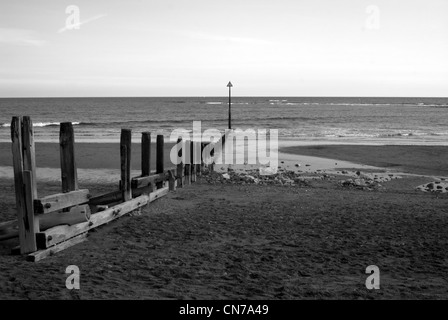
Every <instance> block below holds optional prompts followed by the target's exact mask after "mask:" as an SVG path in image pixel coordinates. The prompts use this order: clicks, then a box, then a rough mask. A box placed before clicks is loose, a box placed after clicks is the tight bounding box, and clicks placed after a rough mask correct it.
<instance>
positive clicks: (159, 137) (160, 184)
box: [156, 134, 164, 188]
mask: <svg viewBox="0 0 448 320" xmlns="http://www.w3.org/2000/svg"><path fill="white" fill-rule="evenodd" d="M163 148H164V139H163V135H161V134H158V135H157V152H156V156H157V158H156V173H163V171H164V163H163V152H164V150H163ZM156 186H157V188H162V187H163V182H157V183H156Z"/></svg>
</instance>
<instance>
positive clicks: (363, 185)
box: [340, 178, 382, 191]
mask: <svg viewBox="0 0 448 320" xmlns="http://www.w3.org/2000/svg"><path fill="white" fill-rule="evenodd" d="M340 183H341V185H342V186H343V187H353V188H356V189H361V190H367V191H372V190H376V189H378V188H381V187H382V186H381V184H379V183H378V182H377V181H376V180H373V179H368V178H367V179H366V178H358V179H347V180H342V181H340Z"/></svg>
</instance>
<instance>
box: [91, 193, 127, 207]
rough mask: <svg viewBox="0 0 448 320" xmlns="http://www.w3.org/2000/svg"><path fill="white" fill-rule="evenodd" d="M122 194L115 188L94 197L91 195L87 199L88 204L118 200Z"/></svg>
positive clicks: (102, 203) (101, 203)
mask: <svg viewBox="0 0 448 320" xmlns="http://www.w3.org/2000/svg"><path fill="white" fill-rule="evenodd" d="M122 199H123V195H122V194H121V190H116V191H112V192H108V193H105V194H102V195H99V196H96V197H92V198H90V200H89V204H90V205H92V206H94V205H104V204H109V203H113V202H119V201H122Z"/></svg>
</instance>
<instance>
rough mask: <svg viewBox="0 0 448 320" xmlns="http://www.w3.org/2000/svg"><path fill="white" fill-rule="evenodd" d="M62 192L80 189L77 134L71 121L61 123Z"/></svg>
mask: <svg viewBox="0 0 448 320" xmlns="http://www.w3.org/2000/svg"><path fill="white" fill-rule="evenodd" d="M59 144H60V156H61V176H62V192H70V191H74V190H78V173H77V171H76V159H75V134H74V132H73V125H72V123H71V122H63V123H61V124H60V132H59Z"/></svg>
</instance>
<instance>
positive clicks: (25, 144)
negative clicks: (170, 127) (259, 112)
mask: <svg viewBox="0 0 448 320" xmlns="http://www.w3.org/2000/svg"><path fill="white" fill-rule="evenodd" d="M131 138H132V131H131V130H130V129H122V130H121V137H120V164H121V165H120V172H121V176H120V181H119V187H118V188H117V190H115V191H113V192H109V193H106V194H102V195H99V196H95V197H92V195H91V192H90V190H87V189H80V188H79V184H78V176H77V166H76V159H75V134H74V130H73V125H72V123H71V122H64V123H61V124H60V135H59V145H60V163H61V185H62V187H61V193H58V194H53V195H50V196H46V197H43V198H39V197H38V190H37V184H36V182H37V181H36V161H35V146H34V133H33V125H32V121H31V119H30V117H28V116H24V117H13V119H12V123H11V141H12V153H13V168H14V185H15V193H16V207H17V220H13V221H6V222H3V223H0V240H6V239H10V238H14V237H19V241H20V245H19V246H18V247H16V248H13V250H12V252H13V253H17V254H22V255H26V258H27V260H29V261H39V260H41V259H43V258H45V257H47V256H49V255H53V254H55V253H57V252H59V251H61V250H64V249H66V248H68V247H70V246H72V245H75V244H77V243H80V242H82V241H84V240H86V237H87V234H88V232H89V230H91V229H93V228H96V227H98V226H101V225H103V224H105V223H108V222H110V221H113V220H115V219H117V218H119V217H121V216H123V215H125V214H128V213H130V212H133V211H136V210H141V208H143V207H144V206H147V205H149V204H150V203H151V202H153V201H155V200H157V199H159V198H161V197H163V196H165V195H167V194H168V192H169V191H174V190H176V188H182V187H183V186H186V185H190V184H191V183H194V182H195V181H196V179H197V176H200V175H201V174H202V172H203V171H204V170H205V167H206V165H205V163H208V162H210V161H209V160H210V159H204V158H203V152H202V151H203V150H204V148H205V146H206V144H205V143H201V142H196V141H190V140H187V141H182V139H181V138H179V139H178V144H177V145H176V146H177V148H178V150H177V151H178V154H179V156H181V155H182V153H183V152H186V153H185V157H184V159H185V163H184V162H181V163H179V164H178V165H177V166H176V167H174V168H165V167H164V153H163V152H164V137H163V135H157V139H156V155H155V156H156V168H155V172H152V171H151V167H150V163H151V156H152V155H151V150H150V145H151V133H149V132H143V133H142V138H141V151H142V152H141V175H139V176H137V177H131V146H132V143H131V140H132V139H131ZM176 146H175V147H176ZM193 150H201V152H200V155H198V154H199V152H193ZM198 157H199V158H198ZM204 160H207V161H204ZM208 170H213V164H211V165H210V166H209V169H208Z"/></svg>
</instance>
